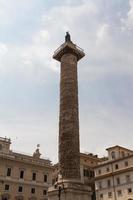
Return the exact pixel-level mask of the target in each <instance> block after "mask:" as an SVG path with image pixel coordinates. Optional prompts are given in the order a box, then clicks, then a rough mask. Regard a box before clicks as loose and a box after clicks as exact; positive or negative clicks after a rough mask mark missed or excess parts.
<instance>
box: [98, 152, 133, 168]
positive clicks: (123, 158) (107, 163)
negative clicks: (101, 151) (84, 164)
mask: <svg viewBox="0 0 133 200" xmlns="http://www.w3.org/2000/svg"><path fill="white" fill-rule="evenodd" d="M131 157H133V154H131V155H128V156H125V157H122V158H118V159H114V160H111V161H108V162H107V161H105V162H104V163H101V164H98V165H97V166H95V167H94V168H95V169H96V168H99V167H102V166H105V165H109V164H112V163H115V162H118V161H121V160H126V159H127V158H131Z"/></svg>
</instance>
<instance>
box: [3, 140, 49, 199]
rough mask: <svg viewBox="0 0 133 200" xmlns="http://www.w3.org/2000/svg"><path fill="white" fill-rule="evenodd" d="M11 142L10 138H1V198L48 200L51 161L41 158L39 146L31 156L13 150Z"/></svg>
mask: <svg viewBox="0 0 133 200" xmlns="http://www.w3.org/2000/svg"><path fill="white" fill-rule="evenodd" d="M10 144H11V141H10V139H7V138H0V199H2V200H8V199H10V200H47V189H48V187H49V186H50V185H51V184H52V164H51V162H50V161H49V160H47V159H42V158H40V155H41V154H40V152H39V148H37V149H36V151H35V153H34V154H33V156H29V155H25V154H20V153H16V152H13V151H11V150H10Z"/></svg>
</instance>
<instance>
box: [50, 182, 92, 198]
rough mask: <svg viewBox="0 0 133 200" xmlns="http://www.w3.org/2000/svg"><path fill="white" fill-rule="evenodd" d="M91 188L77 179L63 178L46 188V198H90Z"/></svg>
mask: <svg viewBox="0 0 133 200" xmlns="http://www.w3.org/2000/svg"><path fill="white" fill-rule="evenodd" d="M91 194H92V193H91V188H90V187H89V186H86V185H83V184H82V183H81V182H78V181H77V180H75V181H74V180H72V181H71V180H63V181H59V182H58V183H56V184H55V185H54V186H53V187H51V188H49V190H48V200H91Z"/></svg>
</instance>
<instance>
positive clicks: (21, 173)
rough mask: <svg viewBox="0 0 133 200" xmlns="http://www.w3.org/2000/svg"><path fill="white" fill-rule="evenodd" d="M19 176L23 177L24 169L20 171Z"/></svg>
mask: <svg viewBox="0 0 133 200" xmlns="http://www.w3.org/2000/svg"><path fill="white" fill-rule="evenodd" d="M20 178H21V179H23V178H24V170H21V171H20Z"/></svg>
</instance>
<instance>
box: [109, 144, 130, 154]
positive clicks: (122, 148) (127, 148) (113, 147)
mask: <svg viewBox="0 0 133 200" xmlns="http://www.w3.org/2000/svg"><path fill="white" fill-rule="evenodd" d="M117 147H118V148H120V149H124V150H127V151H130V152H132V153H133V151H132V150H131V149H128V148H125V147H122V146H119V145H115V146H112V147H109V148H107V149H106V150H107V151H108V150H109V149H113V148H117Z"/></svg>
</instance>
